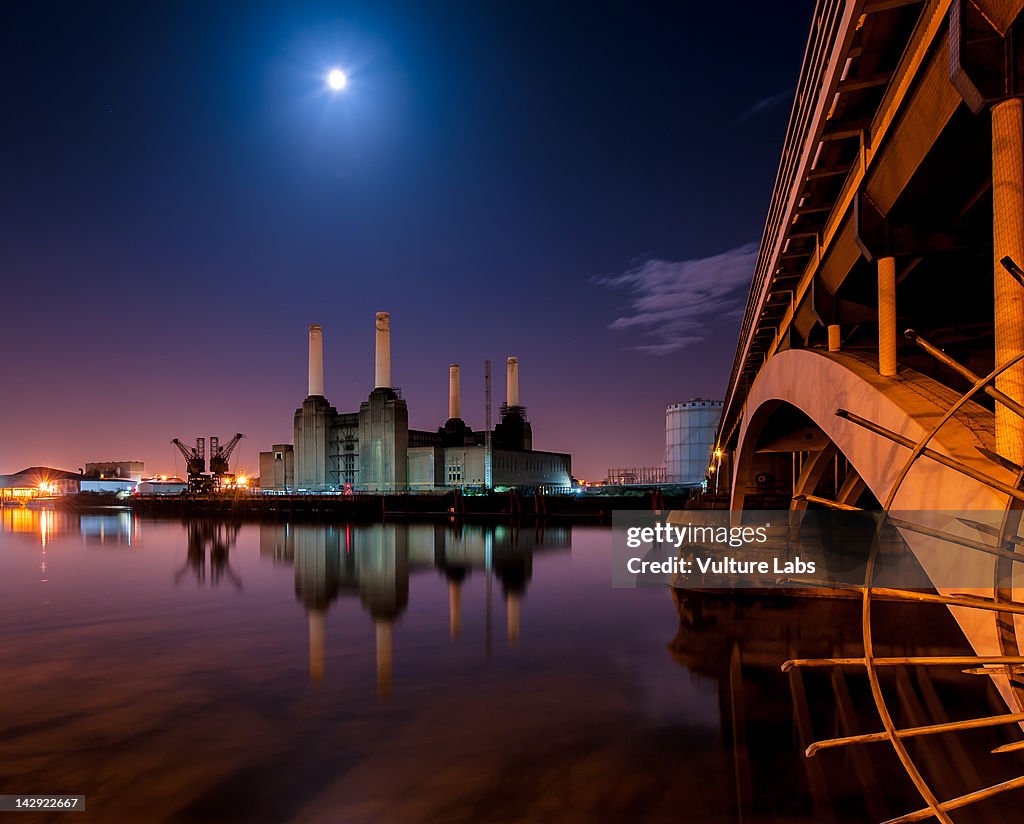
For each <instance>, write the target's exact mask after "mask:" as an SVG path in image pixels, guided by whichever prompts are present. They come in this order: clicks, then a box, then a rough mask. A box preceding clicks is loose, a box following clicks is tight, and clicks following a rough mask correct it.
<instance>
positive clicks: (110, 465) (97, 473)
mask: <svg viewBox="0 0 1024 824" xmlns="http://www.w3.org/2000/svg"><path fill="white" fill-rule="evenodd" d="M145 470H146V465H145V464H144V463H143V462H142V461H99V462H96V463H87V464H86V465H85V474H86V475H88V476H89V477H91V478H124V479H129V480H132V481H135V482H136V483H138V482H139V481H141V480H142V476H143V473H144V472H145Z"/></svg>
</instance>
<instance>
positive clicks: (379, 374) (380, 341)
mask: <svg viewBox="0 0 1024 824" xmlns="http://www.w3.org/2000/svg"><path fill="white" fill-rule="evenodd" d="M375 365H376V370H375V381H374V384H373V385H374V386H375V387H376V388H377V389H390V388H391V315H389V314H388V313H387V312H378V313H377V360H376V364H375Z"/></svg>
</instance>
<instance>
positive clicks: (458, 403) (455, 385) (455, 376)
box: [448, 363, 462, 418]
mask: <svg viewBox="0 0 1024 824" xmlns="http://www.w3.org/2000/svg"><path fill="white" fill-rule="evenodd" d="M448 417H449V418H461V417H462V389H461V387H460V386H459V365H458V364H457V363H453V364H452V365H451V366H449V367H448Z"/></svg>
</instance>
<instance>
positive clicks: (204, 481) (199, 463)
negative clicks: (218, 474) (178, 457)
mask: <svg viewBox="0 0 1024 824" xmlns="http://www.w3.org/2000/svg"><path fill="white" fill-rule="evenodd" d="M171 443H172V444H174V445H175V446H176V447H178V451H179V452H181V454H182V455H184V456H185V468H186V471H187V472H188V488H189V491H190V492H200V491H203V490H204V488H205V487H206V486H208V478H209V476H208V475H207V474H206V438H196V445H195V446H185V444H183V443H182V442H181V440H179V439H178V438H175V439H174V440H172V441H171ZM211 446H212V444H211Z"/></svg>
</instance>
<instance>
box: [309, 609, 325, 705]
mask: <svg viewBox="0 0 1024 824" xmlns="http://www.w3.org/2000/svg"><path fill="white" fill-rule="evenodd" d="M309 680H310V682H312V683H313V684H314V685H315V686H319V685H320V684H322V683H323V680H324V612H323V610H320V609H311V610H310V611H309Z"/></svg>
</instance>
